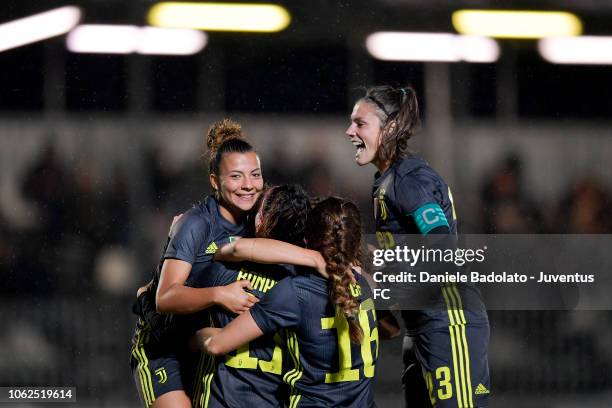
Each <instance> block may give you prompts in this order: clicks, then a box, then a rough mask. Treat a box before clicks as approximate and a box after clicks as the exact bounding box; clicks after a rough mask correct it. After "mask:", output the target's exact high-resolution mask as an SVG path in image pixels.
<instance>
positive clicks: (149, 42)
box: [136, 27, 207, 55]
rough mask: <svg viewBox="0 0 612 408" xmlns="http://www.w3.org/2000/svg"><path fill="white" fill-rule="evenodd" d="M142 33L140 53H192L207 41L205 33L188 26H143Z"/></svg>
mask: <svg viewBox="0 0 612 408" xmlns="http://www.w3.org/2000/svg"><path fill="white" fill-rule="evenodd" d="M140 33H141V37H140V44H139V45H138V49H137V51H136V52H138V53H139V54H157V55H162V54H163V55H192V54H196V53H198V52H200V51H201V50H202V49H203V48H204V47H205V46H206V42H207V37H206V34H205V33H203V32H202V31H198V30H190V29H186V28H158V27H143V28H141V30H140Z"/></svg>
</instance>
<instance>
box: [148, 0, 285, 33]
mask: <svg viewBox="0 0 612 408" xmlns="http://www.w3.org/2000/svg"><path fill="white" fill-rule="evenodd" d="M148 22H149V24H151V25H153V26H158V27H168V28H193V29H198V30H206V31H246V32H267V33H272V32H277V31H282V30H284V29H285V28H287V26H288V25H289V23H290V22H291V16H290V14H289V12H288V11H287V10H286V9H285V8H284V7H281V6H279V5H276V4H246V3H181V2H177V3H170V2H163V3H158V4H155V5H154V6H153V7H151V9H150V10H149V13H148Z"/></svg>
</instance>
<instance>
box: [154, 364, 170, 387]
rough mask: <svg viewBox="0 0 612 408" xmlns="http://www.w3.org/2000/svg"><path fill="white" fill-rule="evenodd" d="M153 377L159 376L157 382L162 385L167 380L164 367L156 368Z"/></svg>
mask: <svg viewBox="0 0 612 408" xmlns="http://www.w3.org/2000/svg"><path fill="white" fill-rule="evenodd" d="M155 375H158V376H159V380H157V381H158V382H159V383H160V384H163V383H165V382H166V380H167V379H168V374H166V369H165V368H164V367H161V368H158V369H157V370H155Z"/></svg>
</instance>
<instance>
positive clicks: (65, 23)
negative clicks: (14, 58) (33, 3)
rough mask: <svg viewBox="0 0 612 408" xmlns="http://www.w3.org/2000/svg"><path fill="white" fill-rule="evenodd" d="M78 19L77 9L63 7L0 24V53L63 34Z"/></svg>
mask: <svg viewBox="0 0 612 408" xmlns="http://www.w3.org/2000/svg"><path fill="white" fill-rule="evenodd" d="M80 19H81V10H80V9H79V8H78V7H74V6H65V7H60V8H57V9H54V10H49V11H45V12H44V13H40V14H35V15H32V16H29V17H24V18H20V19H18V20H13V21H10V22H8V23H4V24H0V51H6V50H9V49H11V48H16V47H21V46H22V45H27V44H31V43H33V42H37V41H42V40H46V39H47V38H52V37H57V36H58V35H62V34H65V33H67V32H69V31H70V30H72V29H73V28H74V27H75V26H76V25H77V24H78V23H79V20H80Z"/></svg>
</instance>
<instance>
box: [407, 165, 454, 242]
mask: <svg viewBox="0 0 612 408" xmlns="http://www.w3.org/2000/svg"><path fill="white" fill-rule="evenodd" d="M433 190H434V189H433V188H428V185H427V183H426V182H424V181H422V180H419V179H418V178H417V177H414V176H412V175H406V176H404V177H403V178H402V179H400V181H399V182H398V183H397V185H396V186H395V194H396V198H397V203H398V208H399V210H400V211H401V212H402V215H403V216H408V217H412V218H413V219H414V222H415V224H416V226H417V227H418V229H419V231H420V232H421V234H423V235H427V234H429V233H440V232H442V233H448V231H449V230H450V227H449V223H448V220H447V219H446V215H445V214H444V210H442V207H440V204H439V203H438V201H437V200H436V198H435V197H434V195H433Z"/></svg>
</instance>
